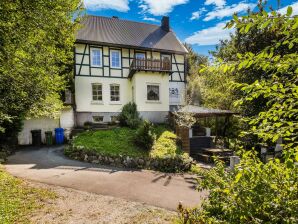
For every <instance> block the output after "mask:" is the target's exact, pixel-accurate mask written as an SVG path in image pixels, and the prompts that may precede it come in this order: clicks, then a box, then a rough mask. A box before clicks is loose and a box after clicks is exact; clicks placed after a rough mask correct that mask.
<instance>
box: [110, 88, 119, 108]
mask: <svg viewBox="0 0 298 224" xmlns="http://www.w3.org/2000/svg"><path fill="white" fill-rule="evenodd" d="M112 86H118V87H119V100H117V101H116V100H112V99H111V98H112V94H111V91H112ZM120 91H121V89H120V84H117V83H112V84H110V103H111V104H113V103H120V100H121V92H120Z"/></svg>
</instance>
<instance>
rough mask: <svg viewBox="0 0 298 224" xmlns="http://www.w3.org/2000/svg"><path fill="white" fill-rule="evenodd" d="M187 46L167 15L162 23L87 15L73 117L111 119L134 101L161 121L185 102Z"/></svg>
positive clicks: (78, 51)
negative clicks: (172, 109)
mask: <svg viewBox="0 0 298 224" xmlns="http://www.w3.org/2000/svg"><path fill="white" fill-rule="evenodd" d="M186 54H187V50H186V49H185V47H184V46H183V45H182V44H181V43H180V42H179V40H178V39H177V38H176V36H175V35H174V33H173V31H172V30H170V27H169V18H168V17H164V18H163V20H162V23H161V26H157V25H152V24H146V23H139V22H133V21H127V20H122V19H118V18H115V17H113V18H107V17H99V16H87V17H86V18H85V19H84V20H83V21H82V28H81V29H80V30H79V32H78V34H77V38H76V44H75V50H74V61H75V69H74V75H75V106H74V108H75V122H76V126H83V124H84V123H85V122H86V121H91V122H95V123H97V122H98V123H100V122H110V121H113V120H114V119H116V116H117V115H118V114H119V113H120V112H121V110H122V107H123V106H124V105H125V104H127V103H128V102H135V103H136V105H137V108H138V111H139V112H140V115H141V116H142V117H143V118H144V119H148V120H150V121H152V122H155V123H163V122H164V121H165V119H166V117H167V115H168V112H169V110H170V108H171V107H175V106H177V105H184V103H185V91H186V75H187V74H186V66H185V56H186Z"/></svg>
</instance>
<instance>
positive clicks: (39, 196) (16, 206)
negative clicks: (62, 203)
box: [0, 165, 55, 224]
mask: <svg viewBox="0 0 298 224" xmlns="http://www.w3.org/2000/svg"><path fill="white" fill-rule="evenodd" d="M54 197H55V194H54V193H52V192H49V191H47V190H43V189H38V188H32V187H30V186H28V185H27V184H26V183H24V182H23V181H21V180H19V179H17V178H15V177H13V176H11V175H9V174H8V173H6V172H5V171H4V170H3V168H2V167H1V165H0V223H7V224H9V223H28V222H29V220H28V217H29V213H31V212H33V211H34V210H37V209H39V208H41V206H42V204H43V201H44V200H45V199H49V198H54Z"/></svg>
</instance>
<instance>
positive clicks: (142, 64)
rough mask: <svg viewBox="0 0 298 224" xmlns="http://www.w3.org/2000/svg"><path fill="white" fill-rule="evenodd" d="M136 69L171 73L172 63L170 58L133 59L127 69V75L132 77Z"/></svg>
mask: <svg viewBox="0 0 298 224" xmlns="http://www.w3.org/2000/svg"><path fill="white" fill-rule="evenodd" d="M137 71H150V72H167V73H172V65H171V62H170V60H158V59H133V61H132V63H131V65H130V69H129V77H132V76H133V75H134V74H135V73H136V72H137Z"/></svg>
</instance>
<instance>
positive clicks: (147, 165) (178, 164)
mask: <svg viewBox="0 0 298 224" xmlns="http://www.w3.org/2000/svg"><path fill="white" fill-rule="evenodd" d="M64 153H65V155H67V156H69V157H70V158H72V159H75V160H80V161H85V162H90V163H95V164H102V165H111V166H116V167H127V168H137V169H150V170H158V171H162V172H186V171H189V170H190V168H191V165H192V164H193V163H194V161H193V160H192V158H191V157H189V156H187V155H177V156H175V157H174V158H172V157H165V158H149V157H130V156H125V155H117V156H112V155H104V154H100V153H96V152H92V151H89V150H86V149H84V148H83V147H79V146H78V147H73V146H68V147H66V148H65V150H64Z"/></svg>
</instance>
